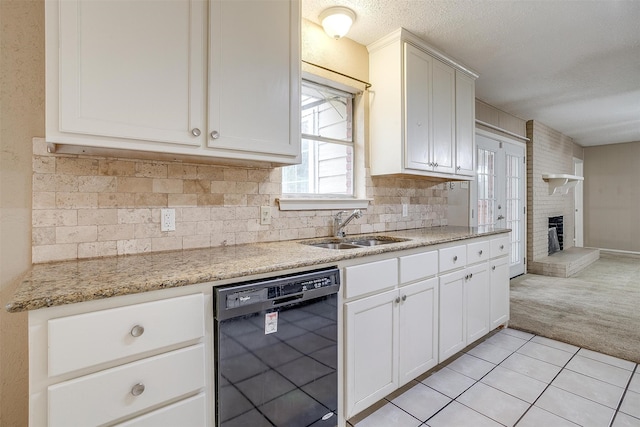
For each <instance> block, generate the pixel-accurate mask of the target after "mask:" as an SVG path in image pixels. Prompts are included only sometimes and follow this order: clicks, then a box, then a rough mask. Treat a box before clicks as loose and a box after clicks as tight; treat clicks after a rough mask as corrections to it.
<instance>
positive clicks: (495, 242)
mask: <svg viewBox="0 0 640 427" xmlns="http://www.w3.org/2000/svg"><path fill="white" fill-rule="evenodd" d="M490 243H491V258H495V257H498V256H501V255H508V254H509V250H510V249H511V239H509V235H508V234H507V235H506V236H504V237H498V238H497V239H491V242H490Z"/></svg>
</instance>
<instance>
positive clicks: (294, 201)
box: [276, 73, 371, 210]
mask: <svg viewBox="0 0 640 427" xmlns="http://www.w3.org/2000/svg"><path fill="white" fill-rule="evenodd" d="M302 79H303V81H305V82H308V83H310V85H317V86H321V87H323V89H324V88H326V90H328V91H335V92H336V94H339V95H341V96H344V95H350V97H351V99H352V102H353V105H352V119H351V135H352V137H351V141H350V142H349V141H344V140H340V139H333V138H328V137H319V136H317V135H308V134H304V133H302V131H301V132H300V138H301V139H308V140H314V141H322V142H330V143H335V144H341V145H347V146H350V147H351V148H352V164H353V170H352V188H353V194H352V195H349V196H347V195H344V194H315V193H283V192H282V184H281V187H280V191H281V197H279V198H278V199H277V200H276V201H277V202H278V204H279V207H280V210H322V209H331V210H334V209H366V208H367V206H368V205H369V202H370V201H371V200H370V199H366V198H363V197H358V196H359V195H361V194H363V192H364V173H360V170H362V171H363V170H364V156H363V150H362V149H359V147H358V146H359V145H361V144H363V141H362V140H361V138H359V137H360V135H359V133H358V128H363V126H359V125H364V123H359V121H360V120H364V114H362V113H363V112H362V111H360V109H362V108H364V105H361V104H362V103H361V102H357V101H358V99H357V98H358V97H361V96H362V91H360V90H358V89H356V88H353V87H351V86H348V85H345V84H342V83H340V82H337V81H335V80H331V79H328V78H323V77H320V76H317V75H314V74H310V73H303V77H302ZM359 104H360V105H359Z"/></svg>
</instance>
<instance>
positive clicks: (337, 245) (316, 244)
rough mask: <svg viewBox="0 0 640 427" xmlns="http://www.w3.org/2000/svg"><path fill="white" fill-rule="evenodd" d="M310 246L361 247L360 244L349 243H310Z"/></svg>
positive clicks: (328, 247)
mask: <svg viewBox="0 0 640 427" xmlns="http://www.w3.org/2000/svg"><path fill="white" fill-rule="evenodd" d="M310 246H315V247H317V248H325V249H357V248H361V247H362V245H360V246H359V245H354V244H351V243H333V242H328V243H312V244H310Z"/></svg>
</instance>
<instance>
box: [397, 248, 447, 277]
mask: <svg viewBox="0 0 640 427" xmlns="http://www.w3.org/2000/svg"><path fill="white" fill-rule="evenodd" d="M436 274H438V252H437V251H431V252H424V253H421V254H415V255H407V256H403V257H400V283H409V282H413V281H414V280H420V279H425V278H427V277H431V276H435V275H436Z"/></svg>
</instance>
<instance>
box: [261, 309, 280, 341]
mask: <svg viewBox="0 0 640 427" xmlns="http://www.w3.org/2000/svg"><path fill="white" fill-rule="evenodd" d="M274 332H278V312H277V311H274V312H273V313H267V314H265V315H264V334H265V335H269V334H273V333H274Z"/></svg>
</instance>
